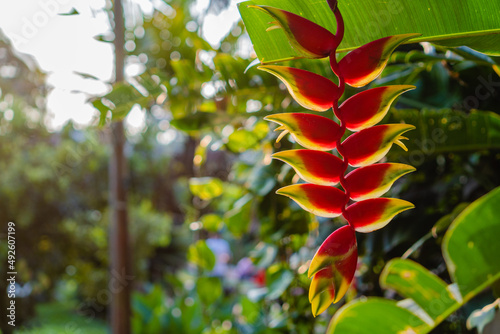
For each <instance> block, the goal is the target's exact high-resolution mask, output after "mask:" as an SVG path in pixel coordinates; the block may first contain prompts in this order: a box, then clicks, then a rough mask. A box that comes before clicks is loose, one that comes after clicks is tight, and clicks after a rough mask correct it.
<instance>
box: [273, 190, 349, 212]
mask: <svg viewBox="0 0 500 334" xmlns="http://www.w3.org/2000/svg"><path fill="white" fill-rule="evenodd" d="M276 193H277V194H280V195H284V196H287V197H290V198H291V199H293V200H294V201H295V202H297V204H298V205H300V207H301V208H303V209H304V210H306V211H309V212H311V213H313V214H315V215H317V216H321V217H329V218H331V217H337V216H339V215H340V214H341V213H342V208H343V207H344V205H345V202H346V197H345V193H344V192H343V191H342V190H339V189H337V188H334V187H330V186H320V185H317V184H310V183H304V184H293V185H291V186H286V187H283V188H280V189H278V191H276Z"/></svg>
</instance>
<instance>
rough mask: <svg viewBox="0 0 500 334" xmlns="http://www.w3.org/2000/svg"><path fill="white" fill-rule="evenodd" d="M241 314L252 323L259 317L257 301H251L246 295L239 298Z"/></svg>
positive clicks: (259, 309)
mask: <svg viewBox="0 0 500 334" xmlns="http://www.w3.org/2000/svg"><path fill="white" fill-rule="evenodd" d="M240 303H241V315H242V316H243V317H245V319H246V322H247V323H249V324H253V323H254V322H256V321H257V320H258V319H259V318H260V317H261V308H260V306H259V304H258V303H254V302H252V301H251V300H250V299H248V298H247V297H243V298H241V302H240Z"/></svg>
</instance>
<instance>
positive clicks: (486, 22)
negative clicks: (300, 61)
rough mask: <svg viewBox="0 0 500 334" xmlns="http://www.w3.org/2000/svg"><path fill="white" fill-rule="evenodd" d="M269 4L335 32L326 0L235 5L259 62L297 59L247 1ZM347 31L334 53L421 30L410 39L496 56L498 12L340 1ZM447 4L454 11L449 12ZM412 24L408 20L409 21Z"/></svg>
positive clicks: (484, 7) (449, 1) (492, 7)
mask: <svg viewBox="0 0 500 334" xmlns="http://www.w3.org/2000/svg"><path fill="white" fill-rule="evenodd" d="M255 4H259V5H268V6H273V7H276V8H280V9H284V10H287V11H290V12H293V13H297V14H300V15H301V16H303V17H305V18H307V19H309V20H311V21H313V22H316V23H317V24H319V25H321V26H323V27H326V28H327V29H328V30H330V31H335V23H334V22H335V19H334V17H333V14H332V13H331V11H330V10H329V8H328V5H327V3H326V1H321V2H318V3H314V5H311V4H310V3H308V2H304V1H288V0H272V1H270V0H259V1H246V2H243V3H241V4H239V10H240V13H241V16H242V17H243V20H244V21H245V22H251V24H248V26H247V29H248V33H249V34H250V36H251V38H252V41H253V42H254V47H255V51H256V53H257V55H258V57H259V59H261V60H262V59H263V61H264V62H273V61H277V60H283V59H290V58H293V57H298V56H299V55H298V53H297V51H296V50H294V49H292V47H291V46H290V44H289V43H288V41H287V40H286V38H285V35H284V33H283V32H282V31H279V29H278V30H274V31H272V32H271V33H268V32H267V31H266V29H267V28H268V27H269V24H268V21H269V19H268V17H266V15H265V14H263V13H261V12H260V11H256V10H254V9H252V8H248V5H255ZM339 7H341V9H342V15H343V17H344V21H345V26H346V32H345V37H344V39H343V41H342V43H341V44H340V47H339V50H338V51H339V52H343V51H347V50H352V49H354V48H356V47H359V46H361V45H364V44H366V43H368V42H370V41H372V40H375V39H378V38H382V37H386V36H392V35H396V34H405V33H415V32H419V33H421V34H422V36H421V37H417V38H415V39H414V40H413V41H414V42H421V41H430V42H433V43H437V44H440V45H445V46H448V47H455V46H461V45H467V46H469V47H471V48H473V49H476V50H478V51H481V52H484V53H487V54H491V55H497V56H498V55H500V49H499V48H498V45H499V43H498V42H499V40H500V30H499V29H498V27H499V26H500V22H499V19H498V17H495V16H494V15H492V13H495V12H498V10H499V9H500V5H499V4H498V3H494V2H491V1H488V0H474V1H468V2H467V4H466V5H463V6H456V3H455V2H454V1H453V0H446V1H442V0H432V1H427V2H426V3H422V2H415V1H389V2H379V1H375V0H369V1H364V2H363V4H362V5H359V4H358V3H357V2H356V1H355V0H343V1H339ZM450 8H453V12H452V13H450ZM409 22H411V24H408V23H409Z"/></svg>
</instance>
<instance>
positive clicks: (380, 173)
mask: <svg viewBox="0 0 500 334" xmlns="http://www.w3.org/2000/svg"><path fill="white" fill-rule="evenodd" d="M327 1H328V4H329V6H330V8H331V9H332V11H333V12H334V14H335V19H336V21H337V32H336V33H335V35H332V34H331V33H330V32H329V31H328V30H326V29H324V28H322V27H320V26H318V25H317V24H316V23H313V22H310V21H308V20H306V19H303V18H301V17H299V16H298V15H297V14H293V13H289V12H286V11H283V10H280V9H276V8H273V7H266V6H255V7H256V8H258V9H259V10H262V11H264V12H265V13H267V14H268V15H270V16H271V17H273V18H274V19H275V20H276V21H275V22H272V23H275V24H277V27H278V28H283V30H284V31H285V34H286V36H287V38H288V40H289V41H290V44H291V45H292V46H293V47H294V48H295V49H297V51H298V52H299V53H300V54H302V55H304V56H306V57H309V58H320V57H324V56H329V57H330V65H331V68H332V71H333V72H334V73H335V74H336V75H337V77H338V79H339V86H337V85H336V84H334V83H333V82H332V81H331V80H329V79H327V78H324V77H322V76H319V75H317V74H314V73H311V72H308V71H304V70H300V69H296V68H290V67H284V66H275V65H272V66H271V65H267V66H261V67H260V69H262V70H264V71H267V72H269V73H271V74H273V75H275V76H277V77H278V78H279V79H280V80H282V81H283V83H285V85H286V86H287V88H288V90H289V92H290V94H291V95H292V97H293V98H294V99H295V100H296V101H297V103H299V104H300V105H301V106H303V107H304V108H307V109H309V110H314V111H325V110H327V109H330V108H332V109H333V112H334V113H335V115H336V116H337V118H338V120H339V124H340V125H339V124H337V122H335V121H334V120H332V119H328V118H326V117H322V116H318V115H313V114H307V113H291V114H286V113H285V114H275V115H271V116H267V117H265V119H267V120H269V121H272V122H275V123H278V124H279V127H278V128H277V129H276V130H277V131H281V130H283V133H281V134H280V136H279V137H278V140H280V139H281V138H282V137H283V136H284V135H285V134H286V133H291V135H292V137H293V138H294V139H295V140H296V141H297V143H298V144H299V145H301V146H303V147H305V148H306V149H309V150H303V149H301V150H290V151H284V152H280V153H276V154H274V155H273V158H275V159H279V160H282V161H284V162H286V163H288V164H289V165H290V166H292V167H293V168H294V170H295V172H296V173H297V174H298V175H299V176H300V177H301V178H302V179H303V180H304V181H306V182H309V183H306V184H296V185H291V186H286V187H283V188H281V189H279V190H278V191H277V193H278V194H281V195H285V196H288V197H290V198H291V199H293V200H294V201H295V202H297V204H298V205H300V206H301V207H302V208H303V209H304V210H307V211H309V212H311V213H313V214H315V215H318V216H322V217H337V216H339V215H342V216H343V217H344V218H345V220H346V221H347V223H348V225H347V226H344V227H341V228H339V229H337V230H336V231H334V232H333V233H332V234H331V235H330V236H329V237H328V238H327V239H326V240H325V241H324V242H323V244H322V245H321V246H320V247H319V249H318V251H317V252H316V255H314V258H313V259H312V261H311V264H310V267H309V273H308V276H309V277H312V281H311V286H310V289H309V301H310V302H311V307H312V312H313V315H314V316H316V315H318V314H319V313H321V312H323V311H324V310H326V309H327V308H328V306H329V305H330V304H331V303H335V302H338V301H339V300H340V299H342V297H343V296H344V294H345V293H346V291H347V290H348V288H349V286H350V284H351V282H352V280H353V277H354V273H355V270H356V265H357V245H356V234H355V231H358V232H363V233H366V232H371V231H374V230H377V229H380V228H382V227H384V226H385V225H387V224H388V223H389V221H390V220H391V219H392V218H393V217H394V216H395V215H397V214H398V213H400V212H402V211H405V210H408V209H411V208H413V204H411V203H409V202H407V201H404V200H401V199H397V198H380V197H379V196H381V195H383V194H384V193H385V192H387V191H388V190H389V188H390V187H391V186H392V184H393V183H394V182H395V181H396V180H397V179H398V178H400V177H401V176H403V175H405V174H407V173H410V172H412V171H414V170H415V168H413V167H411V166H408V165H403V164H396V163H381V164H374V163H376V162H378V161H379V160H381V159H382V158H383V157H384V156H385V155H386V154H387V152H388V151H389V150H390V148H391V147H392V145H393V144H397V145H399V146H401V147H402V148H403V149H405V150H406V147H405V145H404V144H403V143H402V142H401V140H402V139H407V138H405V137H403V136H402V135H403V134H404V133H405V132H407V131H409V130H412V129H414V126H413V125H408V124H384V125H377V126H375V125H376V124H377V123H378V122H380V121H381V120H382V119H383V118H384V116H385V115H386V114H387V112H388V111H389V108H390V106H391V104H392V103H393V102H394V100H395V99H396V98H397V97H398V96H399V95H401V94H402V93H404V92H406V91H408V90H410V89H413V88H414V87H413V86H407V85H398V86H387V87H377V88H373V89H369V90H365V91H363V92H360V93H358V94H356V95H354V96H352V97H351V98H349V99H347V100H346V101H345V102H344V103H343V104H342V105H341V106H340V107H339V105H338V100H339V98H340V97H341V95H342V93H343V92H344V89H345V84H348V85H351V86H354V87H361V86H365V85H367V84H368V83H370V82H371V81H372V80H374V79H375V78H376V77H377V76H378V75H379V74H380V73H381V72H382V70H383V69H384V67H385V66H386V64H387V61H388V59H389V57H390V55H391V53H392V51H394V49H395V48H396V47H397V46H398V45H400V44H401V43H403V42H405V41H408V40H409V39H411V38H413V37H415V36H418V34H405V35H396V36H389V37H385V38H381V39H378V40H376V41H373V42H370V43H368V44H366V45H363V46H361V47H359V48H358V49H356V50H354V51H351V52H350V53H348V54H347V55H346V56H345V57H344V58H343V59H342V60H341V61H340V62H337V59H336V48H337V46H338V44H339V43H340V41H341V40H342V38H343V34H344V22H343V19H342V15H341V14H340V11H339V8H338V4H337V1H336V0H327ZM346 129H349V130H351V131H353V132H354V133H353V134H351V135H350V136H349V137H347V139H345V140H344V141H342V140H341V138H342V137H343V135H344V134H345V131H346ZM335 148H336V149H337V151H338V153H339V154H340V155H341V156H342V159H340V158H338V157H336V156H334V155H333V154H330V153H327V152H323V151H328V150H333V149H335ZM348 165H350V166H352V167H360V168H356V169H354V170H353V171H352V172H350V173H349V174H347V175H345V174H346V170H347V167H348ZM339 183H340V185H341V186H342V188H343V190H341V189H340V188H336V187H334V186H335V185H337V184H339ZM352 201H356V202H355V203H353V204H352Z"/></svg>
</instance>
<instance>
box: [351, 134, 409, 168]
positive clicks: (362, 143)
mask: <svg viewBox="0 0 500 334" xmlns="http://www.w3.org/2000/svg"><path fill="white" fill-rule="evenodd" d="M414 128H415V127H414V126H413V125H410V124H385V125H377V126H374V127H371V128H368V129H364V130H361V131H359V132H356V133H354V134H352V135H350V136H349V137H348V138H347V139H346V140H344V142H343V143H342V152H343V153H344V154H345V157H344V158H346V159H348V161H349V165H351V166H353V167H360V166H367V165H370V164H373V163H375V162H377V161H379V160H380V159H382V158H383V157H384V156H385V155H386V154H387V152H389V150H390V149H391V146H392V144H393V143H396V144H397V145H399V146H401V148H403V149H404V150H405V151H406V150H407V148H406V146H405V145H404V144H403V143H402V142H401V140H402V139H408V138H406V137H402V136H401V135H402V134H403V133H405V132H406V131H409V130H412V129H414Z"/></svg>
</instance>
